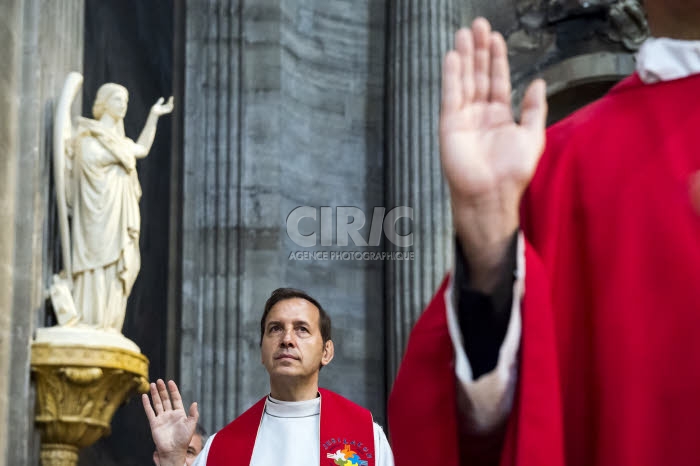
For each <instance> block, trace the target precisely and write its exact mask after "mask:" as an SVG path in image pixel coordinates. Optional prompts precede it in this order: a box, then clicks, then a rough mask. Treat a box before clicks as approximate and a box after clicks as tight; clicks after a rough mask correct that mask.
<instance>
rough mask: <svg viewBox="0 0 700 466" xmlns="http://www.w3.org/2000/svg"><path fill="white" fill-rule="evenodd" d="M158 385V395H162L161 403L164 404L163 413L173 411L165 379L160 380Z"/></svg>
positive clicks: (157, 382)
mask: <svg viewBox="0 0 700 466" xmlns="http://www.w3.org/2000/svg"><path fill="white" fill-rule="evenodd" d="M156 385H157V387H158V394H159V395H160V402H161V403H163V411H170V410H172V409H173V408H172V406H171V405H170V396H169V395H168V389H167V388H166V387H165V382H163V379H158V380H157V381H156Z"/></svg>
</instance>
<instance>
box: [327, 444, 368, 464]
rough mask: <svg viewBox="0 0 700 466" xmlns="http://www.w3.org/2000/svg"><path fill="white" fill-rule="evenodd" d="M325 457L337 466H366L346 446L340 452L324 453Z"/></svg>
mask: <svg viewBox="0 0 700 466" xmlns="http://www.w3.org/2000/svg"><path fill="white" fill-rule="evenodd" d="M326 457H327V458H330V459H332V460H333V462H334V463H335V464H337V465H338V466H367V461H365V460H363V459H361V458H360V455H358V454H357V453H356V452H355V451H353V450H352V447H351V446H350V445H348V444H345V447H344V448H343V449H342V450H336V452H335V453H326Z"/></svg>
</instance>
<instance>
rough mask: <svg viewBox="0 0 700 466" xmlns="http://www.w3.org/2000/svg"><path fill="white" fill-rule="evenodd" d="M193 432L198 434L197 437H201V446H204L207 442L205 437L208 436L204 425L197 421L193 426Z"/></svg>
mask: <svg viewBox="0 0 700 466" xmlns="http://www.w3.org/2000/svg"><path fill="white" fill-rule="evenodd" d="M194 433H195V435H199V438H201V439H202V447H204V444H205V443H207V438H209V434H207V431H206V429H205V428H204V426H202V424H200V423H199V422H198V423H197V425H196V426H195V428H194Z"/></svg>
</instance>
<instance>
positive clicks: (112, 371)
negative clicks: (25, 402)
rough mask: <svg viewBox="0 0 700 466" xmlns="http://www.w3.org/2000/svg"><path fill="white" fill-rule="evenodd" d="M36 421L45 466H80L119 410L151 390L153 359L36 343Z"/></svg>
mask: <svg viewBox="0 0 700 466" xmlns="http://www.w3.org/2000/svg"><path fill="white" fill-rule="evenodd" d="M32 375H33V378H34V381H35V383H36V387H37V405H36V418H35V421H36V423H37V425H38V426H39V429H40V430H41V443H42V446H41V461H42V465H43V466H74V465H76V464H77V461H78V451H79V450H80V449H81V448H84V447H86V446H89V445H91V444H93V443H94V442H95V441H97V440H98V439H99V438H100V437H102V436H104V435H108V434H109V433H110V422H111V420H112V416H113V415H114V412H115V411H116V409H117V408H118V407H119V406H120V405H121V404H122V403H123V402H124V401H126V399H127V398H128V397H129V396H130V395H132V394H133V393H135V392H140V393H146V391H147V390H148V359H147V358H146V357H145V356H143V355H142V354H139V353H135V352H133V351H130V350H127V349H123V348H115V347H110V348H108V347H103V348H102V347H97V346H88V345H80V344H72V345H69V344H52V343H50V342H34V343H33V345H32Z"/></svg>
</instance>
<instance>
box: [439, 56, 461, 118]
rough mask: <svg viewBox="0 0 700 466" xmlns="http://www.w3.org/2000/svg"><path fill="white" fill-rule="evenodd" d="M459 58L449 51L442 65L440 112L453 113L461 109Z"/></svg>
mask: <svg viewBox="0 0 700 466" xmlns="http://www.w3.org/2000/svg"><path fill="white" fill-rule="evenodd" d="M459 68H460V57H459V54H458V53H457V52H455V51H454V50H450V51H449V52H447V55H445V60H444V62H443V65H442V112H443V114H450V113H454V112H456V111H457V110H459V109H460V108H461V107H462V96H463V93H462V84H461V79H460V74H459Z"/></svg>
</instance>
